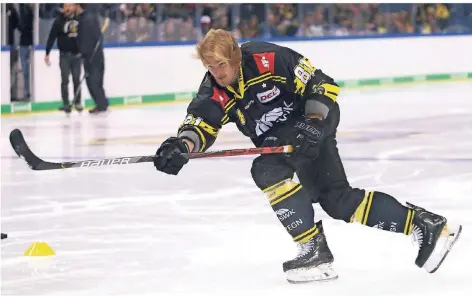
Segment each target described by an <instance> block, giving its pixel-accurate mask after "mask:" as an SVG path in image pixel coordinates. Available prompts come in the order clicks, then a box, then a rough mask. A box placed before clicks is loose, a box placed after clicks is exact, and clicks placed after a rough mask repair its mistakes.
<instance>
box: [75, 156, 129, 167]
mask: <svg viewBox="0 0 472 296" xmlns="http://www.w3.org/2000/svg"><path fill="white" fill-rule="evenodd" d="M130 160H131V158H115V159H103V160H97V161H84V162H82V163H81V164H80V167H98V166H107V165H114V164H128V163H129V161H130Z"/></svg>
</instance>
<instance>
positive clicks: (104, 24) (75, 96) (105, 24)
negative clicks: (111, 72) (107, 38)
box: [72, 18, 110, 103]
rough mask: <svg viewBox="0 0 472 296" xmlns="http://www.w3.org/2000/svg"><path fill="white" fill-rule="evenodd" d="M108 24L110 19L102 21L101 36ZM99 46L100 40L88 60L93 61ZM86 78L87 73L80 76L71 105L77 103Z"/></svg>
mask: <svg viewBox="0 0 472 296" xmlns="http://www.w3.org/2000/svg"><path fill="white" fill-rule="evenodd" d="M109 23H110V19H109V18H106V19H105V21H103V25H102V28H101V29H100V31H101V32H102V35H103V33H104V32H105V30H106V29H107V28H108V24H109ZM99 45H100V38H99V39H98V41H97V43H96V44H95V48H94V49H93V52H92V55H91V56H90V60H92V59H93V57H94V56H95V53H96V52H97V50H98V46H99ZM87 77H88V73H87V72H85V73H84V76H82V78H81V79H80V81H79V86H78V87H77V90H76V91H75V93H74V100H73V101H72V103H74V102H76V101H77V97H78V95H79V92H80V91H81V89H82V83H83V82H84V80H85V78H87Z"/></svg>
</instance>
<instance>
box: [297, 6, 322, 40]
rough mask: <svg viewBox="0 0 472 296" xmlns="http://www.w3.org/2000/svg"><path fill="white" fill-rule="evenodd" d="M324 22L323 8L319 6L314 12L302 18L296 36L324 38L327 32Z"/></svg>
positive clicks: (307, 13)
mask: <svg viewBox="0 0 472 296" xmlns="http://www.w3.org/2000/svg"><path fill="white" fill-rule="evenodd" d="M326 25H327V24H326V22H325V20H324V8H323V7H321V6H319V7H317V8H316V10H315V12H306V13H305V15H304V16H303V23H302V25H301V26H300V27H299V28H298V32H297V36H300V37H315V36H324V35H325V34H326V31H327V26H326Z"/></svg>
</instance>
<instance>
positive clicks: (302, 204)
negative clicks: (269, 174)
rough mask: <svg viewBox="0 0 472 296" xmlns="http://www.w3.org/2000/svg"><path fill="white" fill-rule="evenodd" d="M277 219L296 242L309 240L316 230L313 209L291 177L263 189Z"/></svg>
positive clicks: (305, 194) (302, 189)
mask: <svg viewBox="0 0 472 296" xmlns="http://www.w3.org/2000/svg"><path fill="white" fill-rule="evenodd" d="M263 192H264V193H265V194H266V196H267V199H268V200H269V202H270V205H271V206H272V209H273V210H274V212H275V213H276V214H277V217H278V218H279V221H280V222H281V223H282V225H283V226H284V227H285V229H286V230H287V231H288V233H289V234H290V235H291V236H292V238H293V240H294V241H295V242H297V243H303V242H307V241H308V240H310V239H311V238H312V237H314V236H315V235H316V234H317V233H318V232H319V230H318V228H317V227H316V225H315V223H314V210H313V206H312V204H311V200H310V198H309V196H308V194H307V193H306V191H305V189H304V188H303V187H302V186H301V185H300V184H297V183H295V182H293V181H292V180H291V179H286V180H284V181H282V182H279V183H277V184H274V185H272V186H269V187H267V188H265V189H264V190H263Z"/></svg>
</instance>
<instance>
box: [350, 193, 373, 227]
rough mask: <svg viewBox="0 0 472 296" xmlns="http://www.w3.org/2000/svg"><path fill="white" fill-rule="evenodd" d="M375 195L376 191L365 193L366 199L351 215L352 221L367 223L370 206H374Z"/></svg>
mask: <svg viewBox="0 0 472 296" xmlns="http://www.w3.org/2000/svg"><path fill="white" fill-rule="evenodd" d="M373 197H374V191H371V192H368V191H366V192H365V194H364V199H363V200H362V202H361V204H360V205H359V206H358V207H357V209H356V211H355V212H354V214H353V215H352V217H351V223H355V222H357V223H361V224H364V225H365V224H366V223H367V218H368V217H369V212H370V207H371V206H372V199H373Z"/></svg>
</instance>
